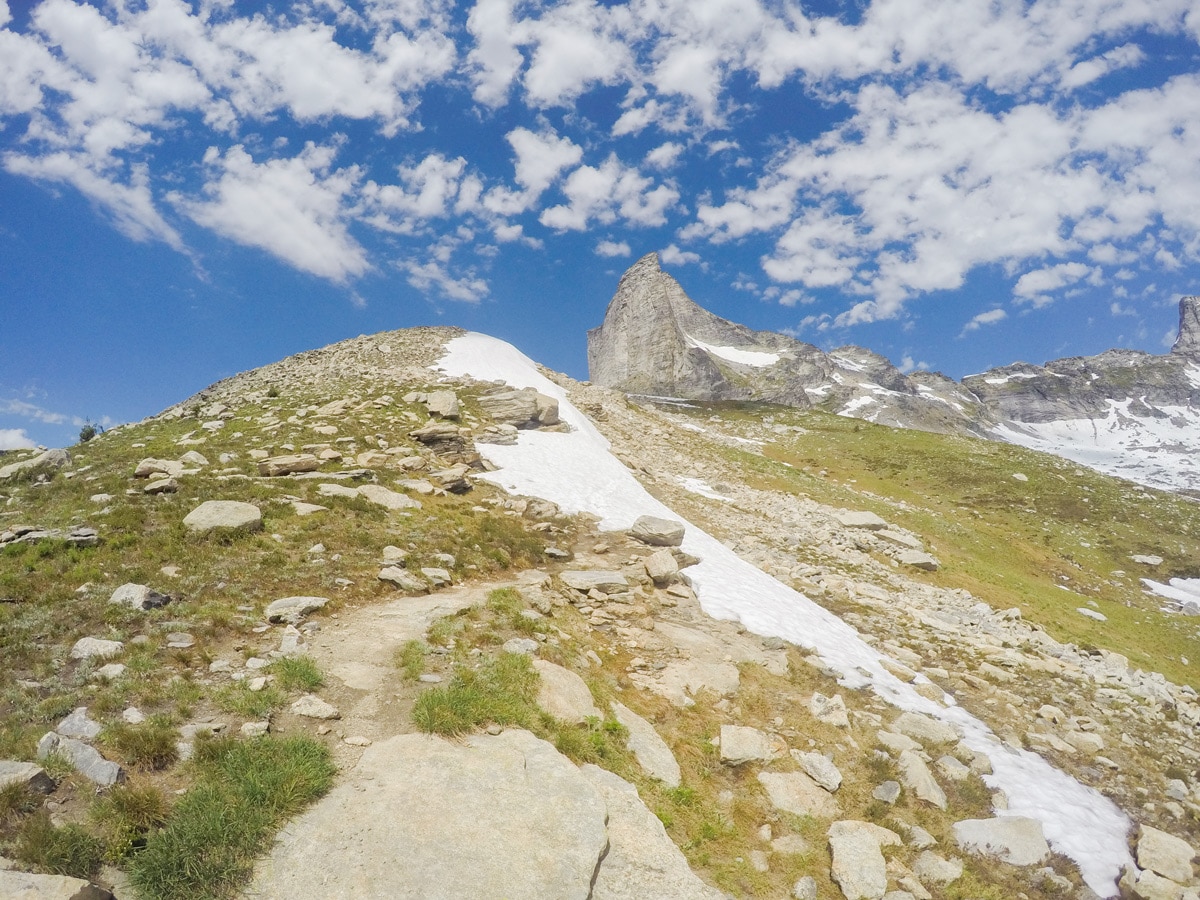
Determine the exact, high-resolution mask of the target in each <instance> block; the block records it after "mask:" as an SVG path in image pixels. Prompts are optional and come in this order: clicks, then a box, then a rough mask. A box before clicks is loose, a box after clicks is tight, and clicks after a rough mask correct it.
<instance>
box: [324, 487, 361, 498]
mask: <svg viewBox="0 0 1200 900" xmlns="http://www.w3.org/2000/svg"><path fill="white" fill-rule="evenodd" d="M317 493H318V494H320V495H321V496H322V497H344V498H346V499H347V500H349V499H351V498H353V497H357V496H358V488H352V487H346V485H344V484H318V485H317Z"/></svg>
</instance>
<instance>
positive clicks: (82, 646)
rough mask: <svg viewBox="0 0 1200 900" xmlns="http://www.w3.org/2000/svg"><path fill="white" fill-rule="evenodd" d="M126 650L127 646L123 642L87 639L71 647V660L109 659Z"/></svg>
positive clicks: (80, 640)
mask: <svg viewBox="0 0 1200 900" xmlns="http://www.w3.org/2000/svg"><path fill="white" fill-rule="evenodd" d="M124 649H125V645H124V644H123V643H122V642H121V641H108V640H105V639H104V638H94V637H85V638H80V639H79V640H77V641H76V642H75V644H74V646H72V647H71V659H108V658H109V657H110V656H116V655H117V654H118V653H120V652H121V651H122V650H124Z"/></svg>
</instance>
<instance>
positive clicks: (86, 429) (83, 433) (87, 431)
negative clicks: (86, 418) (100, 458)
mask: <svg viewBox="0 0 1200 900" xmlns="http://www.w3.org/2000/svg"><path fill="white" fill-rule="evenodd" d="M101 430H102V429H100V428H99V427H98V426H96V425H93V424H92V423H91V422H86V423H84V426H83V427H82V428H80V429H79V443H81V444H86V443H87V442H88V441H90V440H91V439H92V438H94V437H95V436H96V435H98V434H99V433H100V432H101Z"/></svg>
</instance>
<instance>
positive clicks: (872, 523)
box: [833, 509, 888, 531]
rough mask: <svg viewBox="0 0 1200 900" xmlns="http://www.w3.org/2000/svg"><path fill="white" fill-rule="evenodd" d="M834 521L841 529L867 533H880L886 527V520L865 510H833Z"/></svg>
mask: <svg viewBox="0 0 1200 900" xmlns="http://www.w3.org/2000/svg"><path fill="white" fill-rule="evenodd" d="M833 517H834V519H836V520H837V522H838V524H839V525H841V526H842V527H843V528H862V529H865V530H867V531H882V530H883V529H885V528H887V527H888V523H887V521H886V520H884V519H881V518H880V517H879V516H877V515H876V514H875V513H873V512H870V511H868V510H865V509H861V510H860V509H849V510H835V511H834V513H833Z"/></svg>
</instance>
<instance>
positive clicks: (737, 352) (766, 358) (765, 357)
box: [686, 335, 779, 369]
mask: <svg viewBox="0 0 1200 900" xmlns="http://www.w3.org/2000/svg"><path fill="white" fill-rule="evenodd" d="M686 337H687V342H688V346H689V347H699V348H700V349H701V350H703V351H704V352H705V353H711V354H712V355H713V356H719V357H721V359H727V360H729V361H730V362H735V363H741V364H742V365H743V366H754V367H755V368H760V369H761V368H762V367H763V366H773V365H775V363H777V362H779V354H778V353H766V352H764V351H762V350H743V349H742V348H741V347H715V346H713V345H712V344H706V343H704V341H700V340H697V339H696V338H694V337H692V336H691V335H686Z"/></svg>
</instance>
